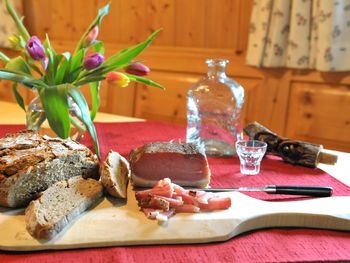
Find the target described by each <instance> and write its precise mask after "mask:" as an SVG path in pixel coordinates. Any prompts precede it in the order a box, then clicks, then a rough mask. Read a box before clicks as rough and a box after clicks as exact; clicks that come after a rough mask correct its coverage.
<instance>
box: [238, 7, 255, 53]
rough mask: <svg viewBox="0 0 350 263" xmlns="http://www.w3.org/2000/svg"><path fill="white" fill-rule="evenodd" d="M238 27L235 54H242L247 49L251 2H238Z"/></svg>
mask: <svg viewBox="0 0 350 263" xmlns="http://www.w3.org/2000/svg"><path fill="white" fill-rule="evenodd" d="M239 4H240V7H239V14H238V18H239V22H238V24H239V27H238V33H237V34H238V36H239V37H238V38H237V41H238V42H237V48H236V50H235V51H236V54H237V55H239V54H243V53H245V51H246V50H247V47H248V37H249V31H250V15H251V13H252V8H253V1H239Z"/></svg>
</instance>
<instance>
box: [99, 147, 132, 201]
mask: <svg viewBox="0 0 350 263" xmlns="http://www.w3.org/2000/svg"><path fill="white" fill-rule="evenodd" d="M129 177H130V167H129V162H128V161H127V160H126V159H125V158H124V157H123V156H121V155H120V154H119V153H117V152H114V151H112V150H111V151H109V153H108V155H107V158H106V161H105V162H104V164H103V167H102V171H101V181H102V184H103V186H104V187H105V188H106V190H107V191H108V193H109V194H110V195H112V196H114V197H118V198H126V188H127V186H128V181H129Z"/></svg>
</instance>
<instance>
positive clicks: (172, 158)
mask: <svg viewBox="0 0 350 263" xmlns="http://www.w3.org/2000/svg"><path fill="white" fill-rule="evenodd" d="M130 168H131V180H132V184H133V185H134V186H139V187H152V186H154V185H155V184H156V183H157V182H158V181H159V180H162V179H163V178H165V177H166V178H170V179H171V180H172V181H173V182H174V183H175V184H179V185H182V186H190V187H200V188H203V187H206V186H207V185H209V182H210V169H209V166H208V161H207V157H206V155H205V153H204V151H203V150H201V149H199V148H198V147H197V146H196V145H195V144H189V143H176V142H153V143H149V144H145V145H144V146H142V147H140V148H137V149H135V150H133V151H132V152H131V153H130Z"/></svg>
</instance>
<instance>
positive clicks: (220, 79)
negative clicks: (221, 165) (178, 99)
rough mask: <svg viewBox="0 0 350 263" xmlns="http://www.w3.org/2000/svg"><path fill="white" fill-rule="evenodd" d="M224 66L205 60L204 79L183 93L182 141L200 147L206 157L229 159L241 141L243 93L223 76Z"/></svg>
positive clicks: (220, 61)
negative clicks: (183, 135) (184, 125)
mask: <svg viewBox="0 0 350 263" xmlns="http://www.w3.org/2000/svg"><path fill="white" fill-rule="evenodd" d="M228 62H229V61H228V60H225V59H207V60H206V63H207V64H208V73H207V76H206V77H205V78H203V79H201V80H200V81H199V82H197V83H196V84H195V85H193V86H192V87H191V88H190V89H189V90H188V93H187V132H186V141H187V142H190V143H196V144H197V145H199V146H201V147H204V149H205V152H206V154H207V155H213V156H233V155H235V154H236V150H235V143H236V141H237V140H239V139H241V138H242V125H241V124H240V112H241V110H242V107H243V103H244V89H243V87H242V86H241V85H240V84H238V83H237V82H235V81H233V80H232V79H230V78H229V77H228V76H227V75H226V65H227V63H228Z"/></svg>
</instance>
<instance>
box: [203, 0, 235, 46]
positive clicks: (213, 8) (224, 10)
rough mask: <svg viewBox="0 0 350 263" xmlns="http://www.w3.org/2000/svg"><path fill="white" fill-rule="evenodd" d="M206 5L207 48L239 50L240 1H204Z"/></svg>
mask: <svg viewBox="0 0 350 263" xmlns="http://www.w3.org/2000/svg"><path fill="white" fill-rule="evenodd" d="M202 2H203V3H205V4H206V5H205V13H206V14H205V19H204V28H205V31H204V32H205V46H206V47H209V48H230V49H231V50H233V51H234V50H236V49H237V43H238V39H239V35H238V31H239V26H240V25H239V19H240V15H239V12H240V9H239V6H240V1H239V0H221V1H202Z"/></svg>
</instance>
